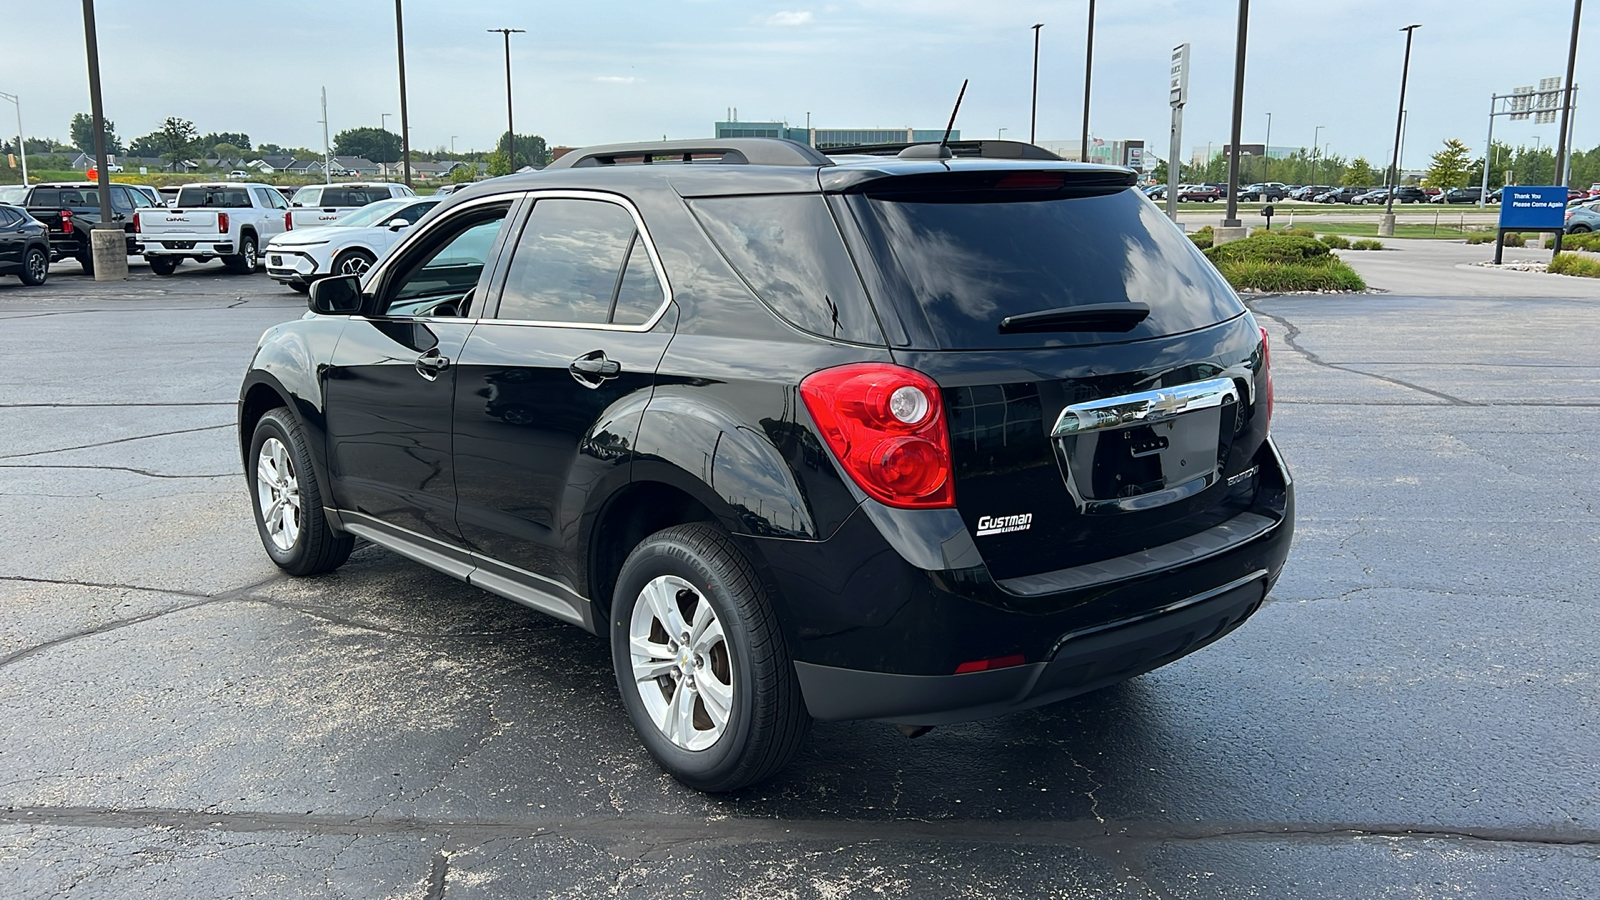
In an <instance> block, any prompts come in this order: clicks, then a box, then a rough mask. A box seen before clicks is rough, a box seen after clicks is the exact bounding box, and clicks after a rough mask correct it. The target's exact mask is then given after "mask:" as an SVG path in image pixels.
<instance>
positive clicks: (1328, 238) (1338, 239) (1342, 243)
mask: <svg viewBox="0 0 1600 900" xmlns="http://www.w3.org/2000/svg"><path fill="white" fill-rule="evenodd" d="M1317 240H1319V241H1321V242H1323V243H1324V244H1327V245H1328V247H1329V249H1332V250H1349V249H1350V239H1349V238H1347V237H1345V236H1344V235H1342V234H1325V235H1322V236H1321V237H1319V238H1317Z"/></svg>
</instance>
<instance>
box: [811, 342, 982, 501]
mask: <svg viewBox="0 0 1600 900" xmlns="http://www.w3.org/2000/svg"><path fill="white" fill-rule="evenodd" d="M800 396H801V398H802V399H803V400H804V401H805V404H806V409H807V410H809V411H810V413H811V418H812V419H813V420H815V421H816V423H817V430H818V431H820V432H821V433H822V438H823V440H824V441H825V442H826V443H827V445H828V449H830V450H832V451H833V455H834V457H835V458H837V459H838V460H839V463H840V464H841V465H842V466H844V470H845V472H846V473H848V474H849V476H850V480H851V481H854V482H855V483H856V485H857V486H858V487H860V488H861V489H862V490H863V491H866V492H867V494H868V495H869V496H871V497H872V498H873V499H875V500H878V501H879V502H882V503H885V504H887V505H889V506H897V507H900V508H902V509H927V508H933V507H950V506H955V503H956V493H955V478H954V473H953V471H952V468H953V467H952V464H951V458H950V433H949V431H948V430H947V429H946V427H945V421H944V402H943V401H942V400H941V399H940V395H939V386H938V385H937V384H935V383H934V381H933V379H932V378H929V377H928V376H926V375H924V374H922V373H921V372H918V371H916V370H915V369H907V368H904V367H902V366H893V365H889V364H887V363H856V364H852V365H847V366H839V367H837V368H833V369H823V370H822V371H820V372H813V373H812V374H810V375H808V376H806V379H805V380H804V381H802V382H800Z"/></svg>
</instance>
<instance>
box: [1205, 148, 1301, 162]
mask: <svg viewBox="0 0 1600 900" xmlns="http://www.w3.org/2000/svg"><path fill="white" fill-rule="evenodd" d="M1231 146H1232V145H1231V144H1206V145H1205V146H1204V147H1195V148H1193V149H1191V150H1190V151H1189V164H1190V165H1192V166H1203V165H1205V164H1206V162H1207V161H1209V160H1210V159H1212V158H1213V157H1216V156H1219V155H1220V156H1223V157H1226V156H1227V155H1228V151H1229V148H1230V147H1231ZM1303 149H1304V148H1303V147H1282V146H1279V145H1277V144H1274V145H1272V146H1271V147H1268V146H1267V145H1266V144H1240V145H1239V155H1240V156H1242V157H1247V158H1249V159H1260V158H1261V157H1262V156H1263V155H1265V156H1266V157H1267V158H1268V159H1288V158H1289V157H1291V156H1293V155H1294V154H1296V153H1298V152H1300V151H1301V150H1303Z"/></svg>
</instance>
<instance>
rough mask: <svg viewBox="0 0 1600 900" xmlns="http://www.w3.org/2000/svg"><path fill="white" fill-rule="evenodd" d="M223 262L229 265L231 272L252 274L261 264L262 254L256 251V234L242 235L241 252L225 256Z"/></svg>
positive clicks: (240, 241) (240, 238)
mask: <svg viewBox="0 0 1600 900" xmlns="http://www.w3.org/2000/svg"><path fill="white" fill-rule="evenodd" d="M222 264H223V265H224V266H227V267H228V271H229V272H234V273H236V274H239V275H252V274H254V273H255V271H256V269H258V268H259V267H260V266H261V255H260V254H259V253H257V252H256V236H255V235H253V234H245V235H240V237H239V252H238V253H236V254H234V255H233V256H224V257H223V258H222Z"/></svg>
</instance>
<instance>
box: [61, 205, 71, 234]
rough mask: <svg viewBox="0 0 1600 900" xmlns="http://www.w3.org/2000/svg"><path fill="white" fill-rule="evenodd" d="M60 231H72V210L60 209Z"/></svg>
mask: <svg viewBox="0 0 1600 900" xmlns="http://www.w3.org/2000/svg"><path fill="white" fill-rule="evenodd" d="M61 233H62V234H71V233H72V210H70V209H63V210H62V211H61Z"/></svg>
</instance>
